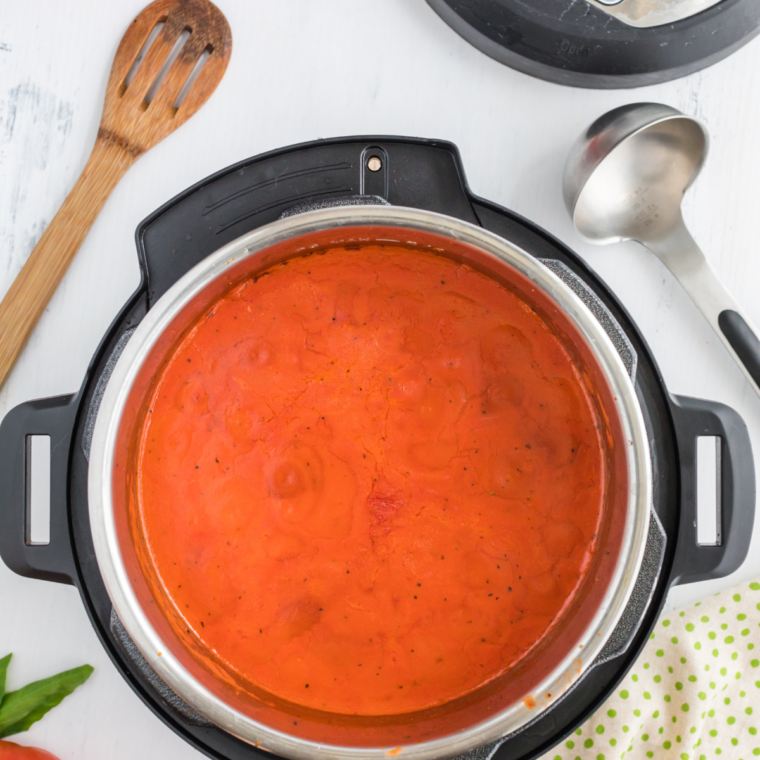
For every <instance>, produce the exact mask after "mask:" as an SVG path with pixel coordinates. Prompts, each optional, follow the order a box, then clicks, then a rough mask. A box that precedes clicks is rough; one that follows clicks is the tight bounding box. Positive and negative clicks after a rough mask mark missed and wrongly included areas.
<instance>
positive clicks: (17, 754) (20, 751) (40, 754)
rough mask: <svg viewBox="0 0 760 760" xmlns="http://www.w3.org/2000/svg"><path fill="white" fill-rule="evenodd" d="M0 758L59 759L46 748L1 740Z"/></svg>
mask: <svg viewBox="0 0 760 760" xmlns="http://www.w3.org/2000/svg"><path fill="white" fill-rule="evenodd" d="M0 760H58V758H57V757H56V756H55V755H51V754H50V753H49V752H46V751H45V750H44V749H37V748H36V747H22V746H21V745H20V744H15V743H14V742H4V741H0Z"/></svg>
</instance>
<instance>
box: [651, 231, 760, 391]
mask: <svg viewBox="0 0 760 760" xmlns="http://www.w3.org/2000/svg"><path fill="white" fill-rule="evenodd" d="M645 245H646V246H647V248H649V249H650V250H651V251H652V253H654V254H655V255H656V256H657V257H658V258H659V259H660V261H662V263H663V264H665V266H666V267H667V268H668V269H669V270H670V271H671V272H672V273H673V276H674V277H675V278H676V279H677V280H678V281H679V282H680V283H681V285H682V286H683V289H684V290H685V291H686V293H687V294H688V295H689V297H690V298H691V300H692V301H693V302H694V303H695V304H696V305H697V307H698V308H699V310H700V311H701V312H702V314H704V316H705V318H706V319H707V321H708V322H709V323H710V325H711V326H712V328H713V330H715V332H716V333H717V335H718V337H719V338H720V339H721V340H722V341H723V344H724V345H725V346H726V348H727V349H728V352H729V353H730V354H731V356H733V358H734V360H735V361H736V363H737V364H738V365H739V367H740V368H741V370H742V372H744V375H745V377H746V378H747V380H748V381H749V383H750V385H751V386H752V388H753V389H754V391H755V393H757V394H758V396H760V338H758V332H757V330H756V329H755V327H754V325H753V324H752V321H751V320H750V318H749V316H748V315H747V314H746V312H745V311H744V310H743V309H742V307H741V306H739V304H738V303H737V302H736V301H735V300H734V297H733V296H732V295H731V294H730V293H729V292H728V291H727V290H726V288H725V287H724V285H723V283H722V282H721V281H720V279H719V278H718V275H717V274H716V273H715V270H714V269H713V268H712V267H711V266H710V263H709V262H708V261H707V259H706V258H705V255H704V254H703V253H702V251H701V250H700V248H699V246H698V245H697V243H696V242H695V240H694V238H693V237H692V236H691V234H690V233H689V231H688V229H686V225H685V224H683V223H681V224H680V225H678V226H677V227H676V228H675V229H674V230H673V231H672V232H671V233H670V235H668V236H666V237H663V238H661V239H659V240H656V241H647V242H646V243H645Z"/></svg>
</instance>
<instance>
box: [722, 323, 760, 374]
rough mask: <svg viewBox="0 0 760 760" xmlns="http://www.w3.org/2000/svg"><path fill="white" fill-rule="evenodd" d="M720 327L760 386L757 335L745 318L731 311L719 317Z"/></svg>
mask: <svg viewBox="0 0 760 760" xmlns="http://www.w3.org/2000/svg"><path fill="white" fill-rule="evenodd" d="M718 325H719V327H720V330H721V332H722V333H723V335H725V336H726V340H727V341H728V342H729V343H730V344H731V348H733V349H734V351H736V355H737V356H738V357H739V361H741V363H742V364H743V365H744V368H745V369H746V370H747V372H748V373H749V375H750V377H751V378H752V379H753V380H754V381H755V384H756V385H758V386H760V340H758V337H757V335H755V333H754V332H753V331H752V328H751V327H750V326H749V325H748V324H747V322H746V320H745V319H744V317H743V316H742V315H741V314H739V313H738V312H735V311H733V310H731V309H726V310H725V311H722V312H721V313H720V314H719V315H718Z"/></svg>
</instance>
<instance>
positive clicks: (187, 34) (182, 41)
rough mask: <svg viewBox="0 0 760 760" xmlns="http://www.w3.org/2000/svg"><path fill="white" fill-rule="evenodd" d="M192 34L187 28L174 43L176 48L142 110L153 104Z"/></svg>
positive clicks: (173, 49)
mask: <svg viewBox="0 0 760 760" xmlns="http://www.w3.org/2000/svg"><path fill="white" fill-rule="evenodd" d="M191 34H192V29H190V28H189V27H185V29H183V30H182V33H181V34H180V36H179V37H178V38H177V41H176V42H175V43H174V47H173V48H172V50H171V52H170V53H169V55H168V56H167V58H166V60H165V61H164V65H163V66H161V68H160V69H159V71H158V74H156V78H155V79H154V80H153V84H151V86H150V88H149V89H148V92H147V94H146V95H145V99H144V100H143V102H142V104H141V108H142V109H143V110H144V109H146V108H147V107H148V106H149V105H150V104H151V103H152V102H153V98H154V97H155V96H156V93H157V92H158V88H159V87H160V86H161V83H162V82H163V81H164V79H166V75H167V74H168V73H169V69H170V68H171V66H172V64H173V63H174V61H175V60H177V57H178V56H179V54H180V53H181V52H182V48H183V47H185V43H186V42H187V40H188V39H189V37H190V35H191Z"/></svg>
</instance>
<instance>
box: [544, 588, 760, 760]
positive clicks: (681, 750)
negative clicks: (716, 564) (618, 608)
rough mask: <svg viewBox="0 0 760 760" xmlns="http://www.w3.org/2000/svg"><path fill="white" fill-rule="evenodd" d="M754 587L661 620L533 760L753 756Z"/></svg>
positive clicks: (759, 739) (758, 678)
mask: <svg viewBox="0 0 760 760" xmlns="http://www.w3.org/2000/svg"><path fill="white" fill-rule="evenodd" d="M759 730H760V583H758V582H757V581H754V582H751V583H744V584H741V585H739V586H736V587H734V588H732V589H729V590H727V591H721V592H719V593H718V594H715V596H712V597H709V598H708V599H706V600H704V601H702V602H697V603H696V604H693V605H689V606H688V607H683V608H682V609H680V610H675V611H673V612H669V613H666V614H663V616H662V617H661V618H660V620H658V622H657V625H656V626H655V629H654V632H653V633H652V634H651V636H650V640H649V641H648V642H647V644H646V646H645V647H644V650H643V651H642V653H641V655H640V656H639V658H638V660H637V661H636V663H635V665H634V666H633V668H632V669H631V670H630V672H629V673H628V675H627V676H626V677H625V679H624V680H623V681H622V683H621V684H620V685H619V686H618V688H617V689H616V691H615V693H614V694H613V695H612V696H610V698H609V699H608V700H607V701H606V702H605V703H604V705H603V706H602V707H601V708H600V709H599V710H598V711H597V712H596V713H594V715H592V716H591V717H590V718H589V719H588V720H587V721H586V723H585V724H584V725H583V726H581V727H580V728H579V729H577V730H576V731H575V733H573V734H571V735H570V736H569V737H568V738H567V739H566V740H565V741H563V742H562V743H560V744H559V745H557V746H556V747H555V748H554V749H553V750H551V751H550V752H548V753H546V754H545V755H543V756H542V757H541V758H540V760H612V758H615V760H617V758H621V759H622V758H625V757H628V758H629V759H630V760H644V758H655V760H670V759H671V758H673V759H674V760H675V759H679V760H712V759H713V758H716V757H719V758H720V760H751V759H752V758H755V757H758V756H760V734H758V731H759Z"/></svg>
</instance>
